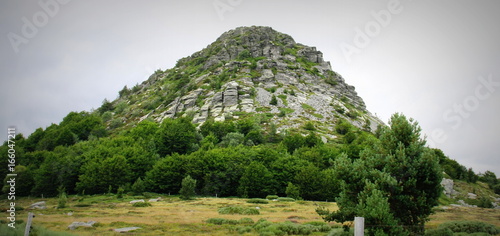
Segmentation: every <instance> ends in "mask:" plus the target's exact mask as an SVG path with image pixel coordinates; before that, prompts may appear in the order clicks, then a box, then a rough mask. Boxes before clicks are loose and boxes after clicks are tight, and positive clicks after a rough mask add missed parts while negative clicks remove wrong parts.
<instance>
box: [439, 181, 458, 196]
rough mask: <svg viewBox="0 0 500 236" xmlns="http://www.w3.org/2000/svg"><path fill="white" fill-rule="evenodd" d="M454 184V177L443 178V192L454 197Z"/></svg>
mask: <svg viewBox="0 0 500 236" xmlns="http://www.w3.org/2000/svg"><path fill="white" fill-rule="evenodd" d="M453 185H454V183H453V180H452V179H446V178H443V180H442V181H441V186H443V193H444V194H445V195H446V196H447V197H452V196H453V195H455V194H456V191H455V190H454V189H453Z"/></svg>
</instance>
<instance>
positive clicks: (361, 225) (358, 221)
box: [354, 217, 365, 236]
mask: <svg viewBox="0 0 500 236" xmlns="http://www.w3.org/2000/svg"><path fill="white" fill-rule="evenodd" d="M364 235H365V218H363V217H354V236H364Z"/></svg>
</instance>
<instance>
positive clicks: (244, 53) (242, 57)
mask: <svg viewBox="0 0 500 236" xmlns="http://www.w3.org/2000/svg"><path fill="white" fill-rule="evenodd" d="M251 57H252V54H250V51H249V50H248V49H245V50H243V51H241V52H240V53H238V60H245V59H248V58H251Z"/></svg>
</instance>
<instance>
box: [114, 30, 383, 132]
mask: <svg viewBox="0 0 500 236" xmlns="http://www.w3.org/2000/svg"><path fill="white" fill-rule="evenodd" d="M125 89H126V88H124V90H125ZM122 92H123V93H122ZM122 92H120V95H123V96H120V98H119V99H117V100H116V101H114V104H115V106H119V105H118V104H119V103H124V102H125V101H126V104H127V106H128V107H129V108H128V109H125V110H127V111H128V113H127V114H122V115H124V116H123V118H122V120H123V121H124V122H126V123H134V122H140V121H142V120H144V119H147V118H149V119H154V120H156V121H158V122H161V121H162V120H163V119H165V118H173V117H177V116H183V115H191V116H192V117H193V123H195V124H202V123H203V122H205V121H206V120H208V119H214V120H215V121H224V120H226V119H238V118H239V117H241V116H246V115H249V114H256V113H258V114H264V115H265V116H266V117H268V118H269V122H272V123H275V124H277V125H278V127H279V129H289V128H297V127H300V126H301V125H302V124H303V123H304V122H306V121H313V122H317V125H318V126H323V127H324V130H325V133H329V130H331V129H332V127H333V124H334V123H335V121H336V120H337V119H339V118H344V119H347V120H349V121H350V122H351V123H352V124H354V125H356V126H358V127H364V128H365V129H371V130H375V128H376V126H377V125H378V124H382V122H381V121H380V120H379V119H378V118H376V117H375V116H373V115H372V114H371V113H370V112H368V111H367V110H366V107H365V104H364V102H363V100H362V99H361V98H360V97H359V96H358V95H357V93H356V91H355V89H354V87H353V86H350V85H348V84H346V83H345V80H344V79H343V78H342V77H341V76H340V75H338V74H337V73H335V72H334V71H333V70H332V68H331V65H330V63H329V62H326V61H324V60H323V54H322V53H321V52H320V51H318V50H316V48H315V47H309V46H305V45H302V44H299V43H296V42H295V41H294V40H293V38H292V37H290V36H289V35H286V34H282V33H279V32H277V31H275V30H273V29H272V28H270V27H256V26H252V27H240V28H236V29H234V30H230V31H228V32H226V33H224V34H222V35H221V36H220V37H219V38H218V39H217V40H216V41H215V42H214V43H212V44H210V45H209V46H207V48H205V49H203V50H201V51H199V52H196V53H194V54H193V55H191V56H189V57H186V58H183V59H180V60H179V61H178V62H177V64H176V66H175V67H174V68H172V69H169V70H166V71H160V70H158V71H156V72H155V73H154V74H153V75H151V76H150V78H149V79H148V80H147V81H144V82H143V83H142V84H141V85H137V86H136V87H134V88H133V89H132V90H127V91H125V92H124V91H122ZM123 112H124V111H122V113H123ZM125 112H126V111H125ZM114 115H115V116H116V115H119V114H117V112H116V111H115V114H114Z"/></svg>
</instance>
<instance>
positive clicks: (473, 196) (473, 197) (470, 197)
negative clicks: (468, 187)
mask: <svg viewBox="0 0 500 236" xmlns="http://www.w3.org/2000/svg"><path fill="white" fill-rule="evenodd" d="M467 198H469V199H477V195H476V194H473V193H467Z"/></svg>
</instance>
